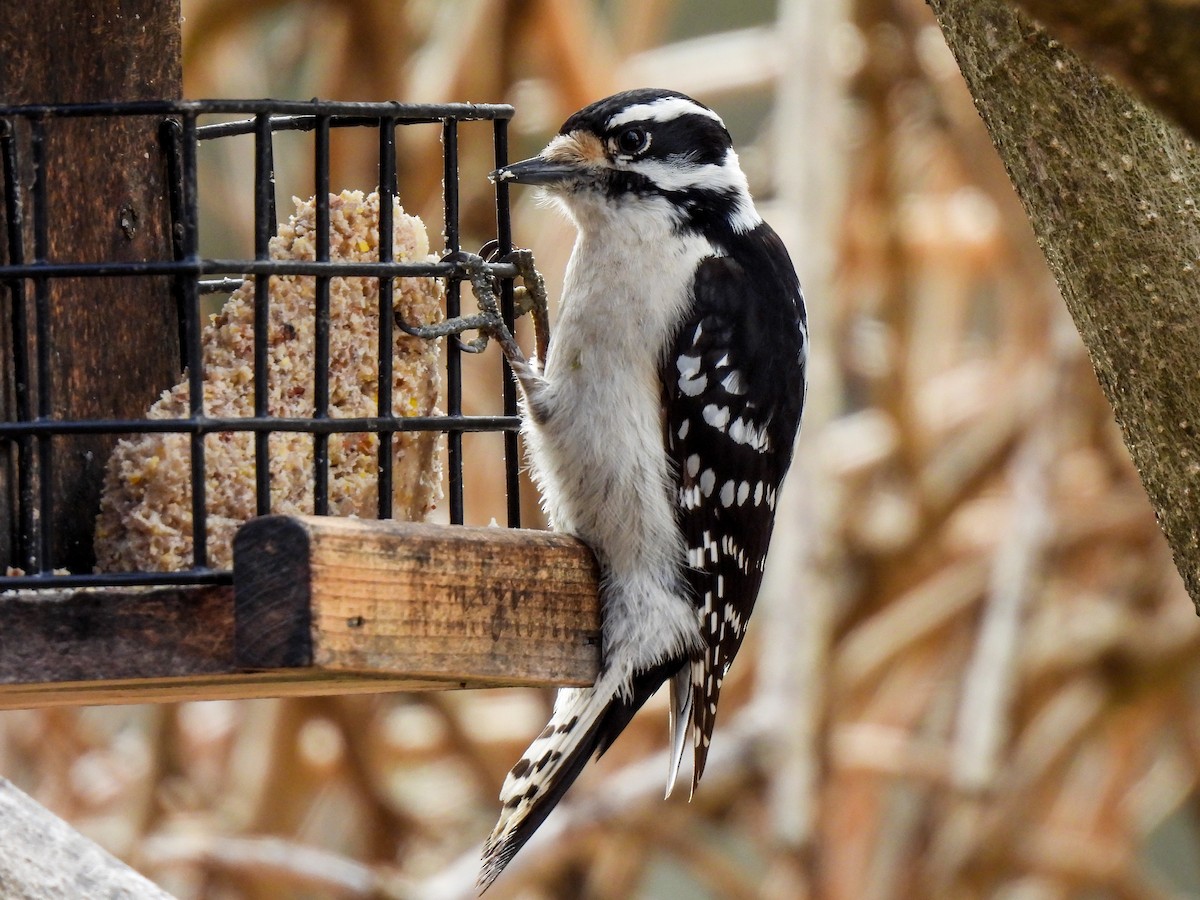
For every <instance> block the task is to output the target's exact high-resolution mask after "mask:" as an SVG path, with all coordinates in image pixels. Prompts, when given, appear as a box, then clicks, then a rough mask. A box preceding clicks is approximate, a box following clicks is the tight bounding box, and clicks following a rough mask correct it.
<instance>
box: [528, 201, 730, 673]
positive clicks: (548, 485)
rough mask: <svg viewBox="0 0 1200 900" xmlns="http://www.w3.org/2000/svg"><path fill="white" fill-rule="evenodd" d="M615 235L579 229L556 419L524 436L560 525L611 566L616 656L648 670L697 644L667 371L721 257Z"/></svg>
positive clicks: (608, 632)
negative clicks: (667, 357) (696, 298)
mask: <svg viewBox="0 0 1200 900" xmlns="http://www.w3.org/2000/svg"><path fill="white" fill-rule="evenodd" d="M615 224H616V223H613V222H611V221H610V222H608V223H606V227H604V228H602V229H589V230H585V231H581V234H580V237H579V239H578V241H577V243H576V245H575V250H574V253H573V254H572V257H571V261H570V264H569V266H568V269H567V275H566V280H565V284H564V287H563V302H562V309H561V312H560V315H559V317H558V321H557V323H556V327H555V329H554V333H553V337H552V339H551V349H550V353H549V358H548V359H547V361H546V367H545V378H546V381H547V386H546V391H545V392H544V393H543V394H541V395H540V396H539V405H540V406H542V407H543V408H544V409H545V410H546V417H545V419H544V421H543V423H542V424H541V425H535V424H533V423H532V422H531V420H530V419H529V418H528V417H527V418H526V425H525V435H526V440H527V444H528V446H529V448H530V458H531V462H532V467H533V472H534V477H535V479H536V481H537V483H538V486H539V488H540V489H541V492H542V498H543V504H544V507H545V510H546V513H547V515H548V516H549V518H550V520H551V523H552V526H553V527H554V528H555V530H557V531H563V532H567V533H570V534H574V535H577V536H578V537H580V538H581V539H583V540H584V541H586V542H587V543H588V544H589V545H590V546H591V547H592V548H593V549H594V550H595V551H596V553H597V556H598V557H599V558H600V561H601V565H602V566H603V567H604V570H605V571H604V574H605V577H606V579H607V587H608V588H609V590H608V591H607V592H606V596H605V598H604V599H605V604H606V605H605V645H606V647H610V648H613V647H621V648H623V650H627V651H628V653H629V655H630V656H629V659H628V660H627V661H626V662H628V663H629V664H631V665H632V664H637V665H643V664H645V662H646V657H647V655H648V656H650V657H651V658H660V656H661V654H664V653H670V652H677V651H678V650H679V649H681V648H682V647H683V646H685V645H686V644H691V643H693V642H694V641H697V640H698V639H699V636H698V630H697V627H696V618H695V612H694V609H693V608H692V606H691V604H690V602H688V601H687V600H686V598H684V597H681V596H680V595H679V593H678V583H679V582H678V575H679V571H680V568H681V567H682V566H683V565H684V562H685V558H686V550H685V547H684V546H683V542H682V540H681V538H680V537H679V535H678V533H677V526H676V523H675V505H676V498H675V487H674V486H673V483H672V482H673V478H672V473H671V472H670V470H669V464H668V461H667V455H666V452H665V449H664V446H663V424H662V422H663V413H662V389H661V386H660V382H659V374H658V373H659V366H660V360H661V359H662V357H663V353H664V348H665V346H666V343H667V341H668V340H669V339H670V337H671V334H672V332H673V330H674V329H675V328H676V327H677V325H678V322H679V320H680V317H681V316H682V315H683V314H684V312H685V311H686V308H687V307H688V305H690V302H691V289H692V279H693V277H694V275H695V270H696V264H697V263H698V262H699V260H701V259H703V258H704V257H706V256H712V255H714V251H713V248H712V246H711V245H710V244H709V243H708V242H707V241H706V240H704V239H703V238H699V237H693V238H687V239H681V238H680V237H679V236H677V235H674V234H668V233H663V234H661V235H653V234H643V235H635V237H637V238H643V239H642V240H635V241H634V242H632V243H630V242H629V241H628V240H614V239H613V238H616V237H622V236H623V237H625V238H629V236H630V234H629V232H628V231H625V232H620V231H617V230H615V229H614V227H613V226H614V225H615ZM631 248H636V252H631ZM666 248H672V250H673V252H668V251H667V249H666ZM622 607H624V608H622ZM634 628H636V631H637V633H636V634H634V633H630V630H631V629H634ZM659 645H661V646H659ZM634 657H638V658H637V659H634ZM608 662H609V665H610V666H612V665H613V664H614V662H615V663H617V664H618V665H620V664H621V662H622V661H620V660H613V659H611V658H610V659H609V661H608Z"/></svg>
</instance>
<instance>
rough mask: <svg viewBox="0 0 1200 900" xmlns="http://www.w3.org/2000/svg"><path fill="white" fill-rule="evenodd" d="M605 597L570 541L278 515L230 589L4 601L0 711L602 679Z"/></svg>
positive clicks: (245, 548) (246, 534)
mask: <svg viewBox="0 0 1200 900" xmlns="http://www.w3.org/2000/svg"><path fill="white" fill-rule="evenodd" d="M597 590H598V578H597V570H596V565H595V560H594V559H593V557H592V555H591V553H590V551H588V549H587V548H586V547H585V546H584V545H583V544H581V543H580V542H579V541H577V540H575V539H573V538H569V537H564V536H562V535H556V534H551V533H548V532H543V531H528V530H519V529H506V528H468V527H461V526H438V525H423V524H421V525H417V524H409V523H399V522H374V521H361V520H354V519H335V518H315V517H286V516H265V517H263V518H261V519H256V520H254V521H252V522H250V523H248V524H247V525H246V526H244V527H243V528H242V530H241V531H240V532H239V534H238V537H237V539H236V541H235V544H234V584H233V586H232V587H192V588H172V589H140V590H139V589H128V588H122V589H94V590H80V591H37V592H34V591H25V592H20V593H16V592H14V593H10V594H0V709H4V708H14V707H33V706H58V705H80V704H106V703H135V702H145V701H155V702H174V701H180V700H210V699H218V698H236V697H277V696H286V695H313V694H335V693H336V694H341V693H356V692H375V691H390V690H430V689H432V690H442V689H452V688H472V687H476V688H477V687H499V686H507V685H525V686H563V685H583V684H590V683H591V682H592V680H593V679H594V678H595V674H596V669H597V667H598V665H599V657H600V646H599V644H600V641H599V635H600V625H599V610H598V605H597Z"/></svg>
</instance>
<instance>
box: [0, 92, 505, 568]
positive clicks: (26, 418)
mask: <svg viewBox="0 0 1200 900" xmlns="http://www.w3.org/2000/svg"><path fill="white" fill-rule="evenodd" d="M512 113H513V110H512V107H510V106H507V105H500V104H428V105H426V104H419V105H414V104H399V103H357V102H354V103H351V102H330V101H315V100H314V101H311V102H296V101H275V100H249V101H241V100H238V101H234V100H197V101H179V102H139V103H110V104H74V105H37V106H15V107H0V170H2V171H0V174H2V177H3V191H4V207H3V228H4V232H5V235H4V237H5V245H4V246H5V249H6V251H7V258H6V259H4V258H3V257H2V256H0V303H7V305H8V320H9V321H8V323H7V327H8V328H9V329H10V331H11V348H12V352H11V359H5V360H0V364H2V365H4V366H7V367H8V370H9V378H10V383H11V389H10V395H11V398H10V401H9V403H7V404H6V406H7V407H8V409H9V415H7V416H5V417H4V418H5V420H4V421H0V450H2V453H3V455H0V466H7V467H8V470H7V473H6V474H7V476H8V479H7V482H6V483H7V484H8V485H10V486H11V489H10V491H9V493H10V494H11V496H10V497H9V498H6V499H7V502H6V504H5V505H4V506H3V507H2V508H0V515H3V516H8V517H9V518H10V523H9V527H8V528H7V530H6V533H7V534H8V535H9V536H10V537H9V540H10V541H11V543H12V546H11V547H9V548H8V551H9V552H8V559H10V560H13V561H15V562H16V563H17V564H18V567H19V571H18V573H17V574H11V573H10V575H9V576H8V577H6V578H3V579H0V584H2V585H3V586H4V587H6V588H18V587H20V588H30V587H46V588H50V587H89V586H101V585H183V584H212V583H227V582H228V581H230V580H231V577H232V576H231V573H230V572H228V571H222V570H219V569H216V568H214V567H212V566H210V564H209V546H208V539H209V527H208V521H207V515H206V496H205V484H206V474H208V467H207V465H206V453H205V437H206V436H207V435H211V434H214V433H219V432H220V433H224V432H250V433H252V434H253V435H254V438H253V441H254V479H253V480H254V490H255V493H256V498H255V510H256V512H257V514H259V515H262V514H267V513H269V512H271V511H272V510H271V483H272V473H271V469H270V465H269V457H270V441H269V439H270V435H271V434H273V433H279V432H302V433H307V434H311V435H312V436H313V471H312V481H313V509H312V512H313V513H314V514H317V515H324V514H327V513H328V511H329V487H330V486H329V439H330V436H331V435H335V434H356V433H358V434H373V435H376V436H377V439H378V472H377V477H378V484H377V496H378V510H377V514H378V516H379V517H380V518H391V517H392V515H393V509H392V506H393V491H392V487H393V479H394V471H393V461H394V457H393V443H394V441H395V440H396V436H397V433H398V432H403V431H422V432H430V431H435V432H442V433H444V434H445V435H446V442H447V456H448V468H447V476H446V483H447V488H446V491H447V505H448V509H449V518H450V521H451V523H454V524H461V523H462V522H463V514H464V506H463V500H464V498H463V465H464V460H463V452H462V435H463V433H464V432H483V431H495V432H503V433H504V434H505V445H504V446H505V471H506V477H505V484H506V487H507V491H508V498H507V510H508V523H509V525H511V526H516V525H518V524H519V515H520V514H519V509H520V498H519V493H518V487H517V485H518V465H517V445H516V432H517V428H518V426H519V420H518V418H517V415H516V412H517V404H516V395H515V392H514V389H513V387H512V385H511V384H510V383H509V382H510V379H508V378H507V377H506V378H505V379H504V384H505V387H504V389H503V391H504V393H503V398H502V407H501V408H502V410H503V412H502V414H501V415H465V414H464V413H463V404H462V361H461V353H462V352H464V347H463V345H462V343H461V342H460V341H459V340H458V339H457V338H449V339H448V340H447V341H446V344H445V348H444V353H445V379H444V383H443V398H442V402H443V403H444V405H445V410H446V412H445V413H444V414H435V415H414V416H397V415H395V414H393V400H394V397H393V391H392V370H393V365H394V359H393V346H394V343H393V338H394V336H395V334H396V329H397V328H399V329H402V330H404V331H408V330H409V329H410V328H411V327H412V326H414V325H417V324H421V323H409V322H404V321H402V320H400V318H399V317H398V316H397V315H396V312H395V309H394V306H393V297H394V295H395V291H396V289H397V281H398V280H400V279H406V278H415V277H429V276H432V277H437V278H442V279H445V283H446V310H445V312H446V315H447V316H455V315H457V314H458V311H459V305H460V301H461V297H460V281H461V279H463V278H465V277H466V273H465V271H463V269H462V267H461V263H458V262H454V261H452V260H450V259H448V258H447V259H445V260H443V261H440V262H414V261H397V260H395V259H394V254H393V248H392V242H391V241H388V240H382V239H381V240H380V241H379V242H378V246H379V253H378V260H377V261H374V262H361V261H360V262H347V261H343V260H335V259H331V258H330V237H329V228H330V193H329V189H330V155H331V154H330V135H331V132H332V131H334V130H336V129H371V130H374V131H375V132H376V133H377V135H378V175H379V177H378V192H379V233H380V234H381V235H388V234H392V228H393V207H392V202H393V198H395V197H396V194H397V174H396V166H397V129H399V128H405V127H413V126H420V127H433V128H440V129H441V137H442V146H443V163H444V169H443V175H444V204H443V206H444V210H443V211H444V229H445V231H444V236H445V251H446V254H447V255H448V256H449V255H450V254H453V253H455V252H456V251H459V250H460V249H462V247H461V239H462V238H461V231H460V209H459V194H458V178H459V159H458V135H459V126H460V124H461V123H464V122H491V123H492V136H491V138H492V142H493V144H494V148H495V153H494V161H495V164H496V165H497V166H501V165H504V164H505V163H506V162H507V124H508V120H509V119H510V118H511V116H512ZM121 116H135V117H144V118H145V119H147V120H149V121H152V122H155V123H156V124H157V127H158V128H159V130H160V137H161V147H162V152H163V153H164V155H165V157H166V158H165V161H164V162H165V165H166V169H167V172H168V177H167V181H168V185H169V192H170V196H169V198H168V200H169V203H168V204H167V206H168V208H169V211H170V212H169V214H170V216H171V219H172V221H171V223H170V224H171V228H170V230H169V233H170V235H171V241H170V243H171V245H172V246H171V252H170V258H163V259H150V260H138V261H118V260H108V259H100V260H95V261H88V262H65V261H62V260H56V259H54V258H52V257H51V254H50V252H49V246H50V242H49V238H48V236H49V234H50V229H51V228H52V227H53V226H54V222H53V221H52V211H51V210H50V209H49V207H48V204H47V184H48V182H49V181H50V180H51V179H53V178H54V177H55V173H54V171H53V170H52V169H51V170H48V169H47V165H46V159H45V145H46V130H47V127H48V126H49V125H50V124H52V123H53V122H54V121H55V120H61V119H70V118H88V117H121ZM230 116H238V117H244V118H236V119H235V120H232V121H225V120H224V119H227V118H228V117H230ZM215 118H221V119H222V120H221V121H212V122H210V121H209V120H210V119H215ZM285 131H287V132H305V133H309V134H311V136H312V159H313V170H312V174H313V182H314V184H315V188H316V190H315V203H316V211H317V213H316V221H317V228H316V240H315V251H316V252H315V259H313V260H295V259H286V260H285V259H272V258H271V254H270V242H271V239H272V237H273V236H274V235H275V232H276V222H277V217H276V196H275V192H276V184H275V162H274V152H275V146H274V145H275V140H274V139H275V136H276V135H277V134H278V133H279V132H285ZM245 135H252V139H253V145H254V204H253V208H254V253H253V258H248V259H227V258H209V257H204V256H202V255H201V252H200V240H199V235H200V211H199V202H198V201H199V197H198V175H197V172H198V166H197V157H198V147H199V145H200V143H201V142H209V141H221V140H224V139H228V138H234V137H239V136H245ZM30 167H32V171H33V180H32V188H31V190H29V196H25V195H24V193H23V192H24V190H25V188H24V187H23V183H22V178H21V177H20V173H21V172H22V171H26V172H27V171H28V170H29V168H30ZM495 213H496V214H495V228H496V231H495V238H494V241H489V244H491V245H493V246H495V247H496V248H498V251H499V254H500V255H503V254H504V253H507V252H508V251H510V250H511V249H512V245H511V227H510V220H509V208H508V188H507V186H506V185H504V184H498V185H496V187H495ZM30 233H32V241H30V240H29V237H30ZM29 246H32V248H33V258H32V259H29V258H28V255H27V248H28V247H29ZM490 269H491V271H492V273H493V274H494V275H496V276H497V277H498V278H499V279H501V300H502V311H503V313H504V315H505V317H506V319H507V321H508V322H509V324H510V325H511V324H512V316H513V292H512V281H511V279H512V276H513V275H514V274H515V271H514V269H513V267H512V266H511V265H509V264H507V263H502V262H501V263H492V264H490ZM164 275H165V276H169V278H170V283H171V286H172V291H173V294H174V297H173V301H174V303H175V304H176V305H177V307H178V319H179V349H180V358H179V362H180V366H181V368H182V369H184V370H186V373H187V374H186V380H187V386H188V397H189V400H188V410H187V415H186V416H183V417H181V418H172V419H157V418H112V417H109V418H105V417H90V418H72V417H68V416H64V415H56V414H55V412H54V407H53V405H52V403H51V393H52V390H53V389H54V385H55V381H56V375H57V373H56V372H55V355H54V347H53V345H52V337H51V325H52V322H51V316H52V307H51V305H50V303H49V302H48V297H49V291H50V286H51V283H52V282H54V280H55V279H68V278H69V279H99V278H111V277H151V276H164ZM283 275H304V276H312V277H313V279H314V283H315V310H314V315H315V341H314V363H313V379H314V380H313V397H314V404H313V414H312V415H311V416H307V417H295V416H292V417H285V416H279V415H272V414H271V411H270V408H269V402H268V379H269V360H268V350H269V348H268V334H269V328H268V321H269V320H268V317H269V312H270V304H271V277H272V276H283ZM351 276H356V277H365V278H370V279H376V280H377V282H378V285H379V308H378V317H379V340H378V347H377V348H376V350H377V355H378V402H377V406H376V413H375V415H371V416H353V417H347V418H340V417H336V416H331V415H330V396H329V395H330V384H329V375H328V372H329V358H330V357H329V354H330V327H331V325H330V312H329V303H330V283H331V280H332V279H334V278H338V277H351ZM244 280H250V281H251V283H252V284H253V286H254V288H253V296H254V330H253V333H254V337H253V341H254V354H253V385H252V389H253V415H251V416H237V417H229V416H213V415H209V414H207V412H206V409H205V395H204V355H203V348H202V341H201V338H202V331H203V314H204V306H203V301H202V298H203V296H204V295H206V294H211V293H220V292H230V291H233V290H235V289H237V288H239V287H241V286H242V284H243V281H244ZM506 374H507V373H506ZM152 399H153V398H152V397H148V398H147V401H148V402H149V401H150V400H152ZM163 432H165V433H178V434H183V435H186V436H187V437H188V444H189V453H190V464H189V465H190V476H189V477H190V488H191V511H190V512H191V528H192V548H193V556H192V565H191V566H190V568H187V569H185V570H183V571H174V572H149V571H142V572H118V573H112V572H108V573H92V572H86V573H85V572H63V571H61V570H58V566H59V561H58V560H56V559H55V554H54V550H53V543H52V540H51V537H52V535H51V534H50V532H51V529H52V523H53V522H54V521H55V506H56V503H58V502H59V498H56V497H55V496H54V495H53V493H54V490H53V489H54V480H53V479H52V478H51V477H50V476H51V468H52V466H54V465H55V459H54V454H53V453H52V447H53V445H54V441H55V440H57V439H63V438H65V437H67V436H70V435H79V434H103V435H114V436H119V435H139V434H151V433H163Z"/></svg>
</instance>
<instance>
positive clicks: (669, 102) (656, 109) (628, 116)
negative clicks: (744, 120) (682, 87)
mask: <svg viewBox="0 0 1200 900" xmlns="http://www.w3.org/2000/svg"><path fill="white" fill-rule="evenodd" d="M680 116H708V118H710V119H712V120H713V121H714V122H716V123H717V124H718V125H720V126H721V127H722V128H724V127H725V123H724V122H722V121H721V117H720V116H718V115H717V114H716V113H715V112H713V111H712V110H711V109H705V108H704V107H703V106H700V105H699V104H697V103H695V102H693V101H691V100H685V99H684V98H683V97H660V98H659V99H658V100H651V101H650V102H649V103H639V104H637V105H636V106H631V107H629V108H628V109H625V110H622V111H621V112H619V113H617V114H616V115H615V116H613V117H612V118H610V119H609V120H608V124H607V125H606V129H612V128H618V127H620V126H621V125H624V124H625V123H626V122H641V121H645V120H649V121H651V122H670V121H671V120H672V119H678V118H679V117H680Z"/></svg>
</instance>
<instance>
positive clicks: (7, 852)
mask: <svg viewBox="0 0 1200 900" xmlns="http://www.w3.org/2000/svg"><path fill="white" fill-rule="evenodd" d="M0 847H3V848H4V850H3V852H2V853H0V889H2V890H3V893H4V897H5V898H6V900H74V898H77V897H139V898H144V900H156V898H161V900H170V896H169V895H168V894H167V893H166V892H165V891H163V890H162V889H160V888H159V887H157V886H156V885H154V884H153V883H152V882H150V881H147V880H146V879H145V878H143V877H142V876H141V875H139V874H138V873H137V872H135V871H133V869H131V868H129V867H128V866H126V865H125V864H124V863H122V862H121V861H120V860H118V859H116V858H115V857H113V856H110V855H109V854H108V853H107V852H105V851H104V850H102V849H101V848H100V847H99V846H98V845H96V844H93V843H92V842H91V841H89V840H88V839H87V838H85V837H84V836H83V835H81V834H80V833H79V832H77V831H75V830H73V829H72V828H71V826H69V825H68V824H67V823H66V822H64V821H63V820H62V819H60V818H58V817H57V816H55V815H53V814H52V813H50V812H47V811H46V810H45V809H43V808H42V807H41V806H39V805H38V804H37V803H35V802H34V801H33V800H32V799H31V798H30V797H28V796H26V795H25V794H23V793H22V792H21V791H19V790H17V789H16V787H14V786H13V785H12V783H11V782H9V781H8V780H7V779H4V778H0Z"/></svg>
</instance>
